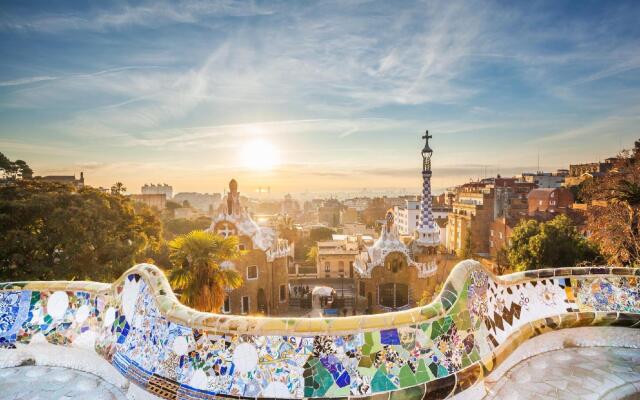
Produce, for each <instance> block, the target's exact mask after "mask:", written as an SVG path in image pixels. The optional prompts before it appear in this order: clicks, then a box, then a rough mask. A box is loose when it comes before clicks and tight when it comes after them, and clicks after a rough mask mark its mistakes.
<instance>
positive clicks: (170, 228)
mask: <svg viewBox="0 0 640 400" xmlns="http://www.w3.org/2000/svg"><path fill="white" fill-rule="evenodd" d="M163 224H164V235H165V238H166V239H167V240H169V239H173V238H174V237H176V236H177V235H184V234H187V233H189V232H191V231H197V230H205V229H207V228H208V227H209V225H211V219H210V218H207V217H198V218H196V219H186V218H172V219H166V220H164V221H163Z"/></svg>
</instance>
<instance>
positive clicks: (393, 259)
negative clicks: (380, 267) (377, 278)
mask: <svg viewBox="0 0 640 400" xmlns="http://www.w3.org/2000/svg"><path fill="white" fill-rule="evenodd" d="M384 263H385V267H386V269H387V271H390V272H393V273H394V274H395V273H397V272H399V271H401V270H402V268H403V267H405V266H406V263H407V260H406V258H405V256H404V254H402V253H398V252H394V253H390V254H388V255H387V257H386V258H385V260H384Z"/></svg>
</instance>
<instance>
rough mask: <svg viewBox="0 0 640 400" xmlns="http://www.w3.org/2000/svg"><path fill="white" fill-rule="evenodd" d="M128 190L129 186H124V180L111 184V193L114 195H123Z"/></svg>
mask: <svg viewBox="0 0 640 400" xmlns="http://www.w3.org/2000/svg"><path fill="white" fill-rule="evenodd" d="M126 191H127V188H126V187H124V185H123V184H122V182H116V183H114V184H113V186H111V194H113V195H123V194H124V193H125V192H126Z"/></svg>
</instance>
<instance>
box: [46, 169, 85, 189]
mask: <svg viewBox="0 0 640 400" xmlns="http://www.w3.org/2000/svg"><path fill="white" fill-rule="evenodd" d="M35 179H37V180H40V181H44V182H56V183H62V184H64V185H71V186H74V187H75V188H76V189H82V188H83V187H84V172H80V178H78V179H76V176H75V175H48V176H36V177H35Z"/></svg>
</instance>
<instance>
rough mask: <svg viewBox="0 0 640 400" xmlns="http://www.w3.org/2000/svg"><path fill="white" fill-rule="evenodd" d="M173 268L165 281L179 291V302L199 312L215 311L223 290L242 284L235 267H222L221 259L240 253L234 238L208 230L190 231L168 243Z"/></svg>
mask: <svg viewBox="0 0 640 400" xmlns="http://www.w3.org/2000/svg"><path fill="white" fill-rule="evenodd" d="M169 250H170V257H171V261H172V263H173V266H174V268H173V269H172V270H171V271H170V273H169V280H170V281H171V284H172V285H173V287H174V288H176V289H178V290H180V301H182V302H183V303H184V304H186V305H189V306H191V307H193V308H196V309H198V310H200V311H207V312H218V311H219V310H220V307H222V304H223V302H224V297H225V290H226V289H234V288H237V287H240V285H242V277H241V276H240V274H239V273H238V272H237V271H236V270H235V269H229V268H223V267H221V266H220V264H221V263H222V262H223V261H225V260H234V259H236V258H238V257H239V256H240V251H239V250H238V238H236V237H229V238H223V237H222V236H219V235H216V234H214V233H211V232H205V231H193V232H190V233H188V234H186V235H180V236H178V237H176V238H175V239H174V240H172V241H171V242H169Z"/></svg>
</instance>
